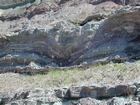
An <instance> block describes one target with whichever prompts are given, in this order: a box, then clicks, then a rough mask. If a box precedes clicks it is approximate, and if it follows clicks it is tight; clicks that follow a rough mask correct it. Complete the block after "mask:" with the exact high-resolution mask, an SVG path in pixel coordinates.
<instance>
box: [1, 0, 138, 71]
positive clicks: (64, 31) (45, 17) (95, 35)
mask: <svg viewBox="0 0 140 105" xmlns="http://www.w3.org/2000/svg"><path fill="white" fill-rule="evenodd" d="M2 4H3V5H2ZM121 4H122V2H121V1H119V0H114V1H113V0H112V1H107V0H105V1H104V2H103V0H102V1H98V0H96V1H92V0H82V1H78V0H77V1H72V0H54V1H53V0H51V1H50V0H41V1H40V0H0V69H1V71H0V72H3V71H6V70H15V71H16V72H18V71H20V70H27V69H36V70H37V69H38V70H45V69H47V68H49V67H58V68H59V67H71V66H77V65H80V66H81V65H85V64H96V63H108V62H110V61H113V62H124V61H131V60H137V59H139V56H140V18H139V16H140V12H139V10H140V8H139V6H138V5H139V2H138V1H136V0H135V2H133V3H132V1H131V0H130V1H129V2H126V3H125V4H129V5H127V6H125V7H124V6H122V5H121ZM131 5H133V6H131ZM135 5H137V6H135Z"/></svg>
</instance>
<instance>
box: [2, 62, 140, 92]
mask: <svg viewBox="0 0 140 105" xmlns="http://www.w3.org/2000/svg"><path fill="white" fill-rule="evenodd" d="M139 75H140V61H137V62H134V63H120V64H107V65H98V66H96V67H95V66H94V67H92V66H91V67H90V68H88V69H86V70H80V69H72V70H52V71H50V72H49V73H48V74H47V75H41V74H38V75H34V76H29V75H20V74H14V73H5V74H0V92H10V91H12V92H13V91H20V90H26V89H33V88H38V87H40V88H46V89H47V88H52V87H64V86H81V85H92V84H94V83H101V84H120V83H129V82H138V80H139Z"/></svg>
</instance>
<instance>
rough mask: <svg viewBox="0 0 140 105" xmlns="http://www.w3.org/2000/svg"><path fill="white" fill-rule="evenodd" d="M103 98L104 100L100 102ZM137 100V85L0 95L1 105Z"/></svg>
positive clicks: (134, 104)
mask: <svg viewBox="0 0 140 105" xmlns="http://www.w3.org/2000/svg"><path fill="white" fill-rule="evenodd" d="M121 96H122V97H121ZM123 96H125V97H123ZM130 96H131V97H133V98H130ZM103 98H106V100H102V99H103ZM138 99H139V83H135V84H131V85H127V84H125V85H116V86H109V85H93V86H83V87H82V86H81V87H70V88H60V89H46V90H45V89H41V88H36V89H33V90H30V91H20V92H16V93H11V94H0V104H1V105H25V104H26V105H138V104H139V100H138Z"/></svg>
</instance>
